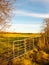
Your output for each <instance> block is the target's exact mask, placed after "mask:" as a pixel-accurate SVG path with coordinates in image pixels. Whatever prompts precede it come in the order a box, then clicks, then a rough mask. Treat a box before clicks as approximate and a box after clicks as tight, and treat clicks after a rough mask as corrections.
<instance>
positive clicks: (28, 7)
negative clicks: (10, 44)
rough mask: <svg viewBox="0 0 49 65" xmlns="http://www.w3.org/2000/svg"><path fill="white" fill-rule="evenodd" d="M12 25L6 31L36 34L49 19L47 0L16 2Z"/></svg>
mask: <svg viewBox="0 0 49 65" xmlns="http://www.w3.org/2000/svg"><path fill="white" fill-rule="evenodd" d="M14 6H15V10H13V13H14V17H13V19H12V25H11V27H10V29H8V31H12V32H25V33H26V32H27V33H38V32H40V31H41V27H42V23H43V20H44V19H45V18H49V0H16V2H15V4H14Z"/></svg>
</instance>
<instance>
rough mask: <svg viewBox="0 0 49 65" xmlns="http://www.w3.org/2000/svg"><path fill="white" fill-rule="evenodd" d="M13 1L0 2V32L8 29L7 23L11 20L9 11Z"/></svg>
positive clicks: (4, 0) (3, 0) (2, 0)
mask: <svg viewBox="0 0 49 65" xmlns="http://www.w3.org/2000/svg"><path fill="white" fill-rule="evenodd" d="M14 1H15V0H0V31H1V30H3V29H5V28H7V27H9V25H8V23H9V20H10V19H11V17H12V15H11V11H12V9H13V3H14Z"/></svg>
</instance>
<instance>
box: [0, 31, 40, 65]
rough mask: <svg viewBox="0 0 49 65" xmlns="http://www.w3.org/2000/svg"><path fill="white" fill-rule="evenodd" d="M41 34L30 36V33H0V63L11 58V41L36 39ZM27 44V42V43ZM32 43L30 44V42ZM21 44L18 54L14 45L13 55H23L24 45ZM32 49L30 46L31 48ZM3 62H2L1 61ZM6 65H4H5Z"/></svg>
mask: <svg viewBox="0 0 49 65" xmlns="http://www.w3.org/2000/svg"><path fill="white" fill-rule="evenodd" d="M40 36H41V34H32V33H5V32H4V33H3V32H2V33H0V63H2V62H1V61H3V60H6V62H7V61H8V60H9V59H12V58H13V41H17V40H22V39H27V38H30V37H33V38H36V37H40ZM17 43H18V44H19V42H17ZM27 43H28V42H27ZM31 43H32V42H31ZM31 43H30V44H31ZM22 45H23V42H20V47H19V48H20V50H19V51H20V53H19V52H18V51H17V47H16V44H15V50H14V51H15V54H16V55H18V53H19V54H22V53H24V45H23V47H21V46H22ZM31 47H32V46H31ZM3 62H4V61H3ZM5 65H6V64H5Z"/></svg>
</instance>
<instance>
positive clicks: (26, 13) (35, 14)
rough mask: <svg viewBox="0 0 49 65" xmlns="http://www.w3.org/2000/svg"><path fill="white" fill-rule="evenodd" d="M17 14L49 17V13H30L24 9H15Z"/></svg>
mask: <svg viewBox="0 0 49 65" xmlns="http://www.w3.org/2000/svg"><path fill="white" fill-rule="evenodd" d="M13 13H14V14H15V15H16V16H31V17H38V18H49V14H39V13H30V12H24V11H19V10H17V11H13Z"/></svg>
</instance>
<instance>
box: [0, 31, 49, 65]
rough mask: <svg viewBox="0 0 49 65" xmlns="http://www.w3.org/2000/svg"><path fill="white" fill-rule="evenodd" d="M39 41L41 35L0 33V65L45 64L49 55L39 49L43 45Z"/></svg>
mask: <svg viewBox="0 0 49 65" xmlns="http://www.w3.org/2000/svg"><path fill="white" fill-rule="evenodd" d="M40 39H41V34H35V33H34V34H31V33H28V34H27V33H5V32H4V33H1V34H0V63H1V65H20V64H21V65H42V62H44V63H45V62H46V63H47V62H48V61H49V55H48V54H46V52H43V49H41V48H42V47H41V46H43V45H42V44H41V41H40ZM39 43H40V44H39ZM44 50H45V49H44ZM42 58H43V59H42ZM44 63H43V64H44Z"/></svg>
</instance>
